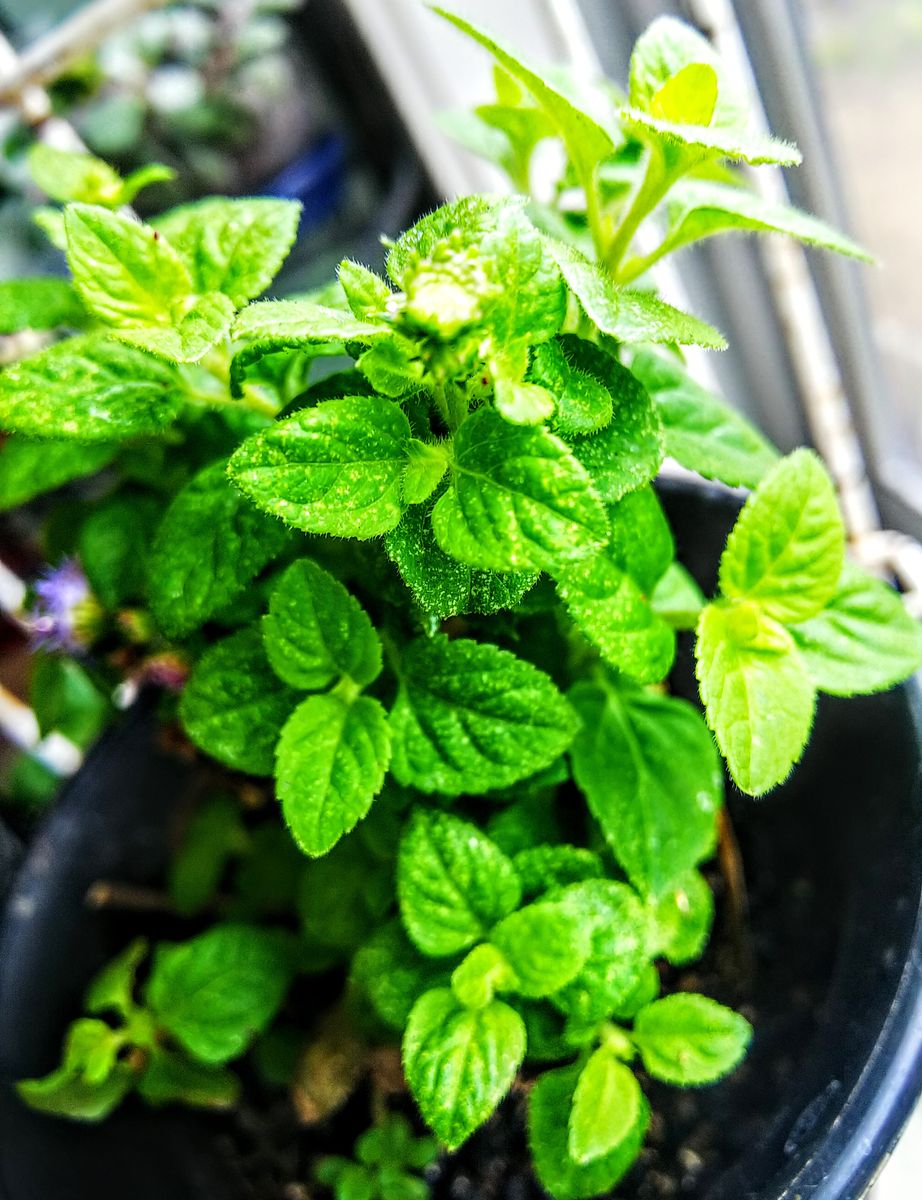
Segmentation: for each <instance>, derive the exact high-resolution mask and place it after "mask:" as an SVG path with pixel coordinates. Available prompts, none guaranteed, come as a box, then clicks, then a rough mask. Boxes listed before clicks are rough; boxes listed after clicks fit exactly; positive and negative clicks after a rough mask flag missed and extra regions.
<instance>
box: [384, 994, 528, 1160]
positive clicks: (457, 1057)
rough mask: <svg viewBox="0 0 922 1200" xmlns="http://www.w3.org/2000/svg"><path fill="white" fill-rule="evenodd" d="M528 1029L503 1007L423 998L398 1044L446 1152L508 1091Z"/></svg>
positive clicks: (411, 1084)
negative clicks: (467, 1006) (400, 1043)
mask: <svg viewBox="0 0 922 1200" xmlns="http://www.w3.org/2000/svg"><path fill="white" fill-rule="evenodd" d="M524 1057H525V1026H524V1024H523V1023H522V1018H521V1017H520V1016H519V1014H518V1013H517V1012H515V1010H514V1009H511V1008H510V1007H509V1006H508V1004H503V1002H502V1001H501V1000H494V1001H493V1002H492V1003H490V1004H488V1005H486V1007H484V1008H466V1007H465V1006H464V1005H462V1004H461V1003H460V1002H459V1001H458V1000H457V999H456V998H455V995H454V993H453V992H452V991H451V990H450V989H449V988H435V989H433V990H432V991H431V992H426V993H425V995H423V996H421V997H420V998H419V1000H417V1002H416V1004H415V1005H414V1006H413V1011H412V1012H411V1013H410V1019H409V1021H408V1022H407V1028H406V1032H405V1033H404V1036H403V1066H404V1071H405V1073H406V1077H407V1083H408V1084H409V1087H410V1091H411V1093H412V1095H413V1098H414V1100H415V1101H416V1103H417V1104H418V1105H419V1109H420V1112H421V1113H422V1115H423V1119H424V1120H425V1122H426V1124H427V1125H429V1126H430V1128H431V1129H432V1130H433V1131H434V1132H435V1134H436V1136H437V1137H438V1139H439V1141H441V1142H443V1143H444V1144H445V1146H446V1147H447V1148H448V1149H449V1150H457V1148H458V1147H459V1146H460V1145H461V1144H462V1142H465V1141H466V1140H467V1139H468V1138H469V1137H470V1135H471V1134H472V1133H473V1132H474V1130H475V1129H477V1128H478V1126H480V1125H482V1124H483V1123H484V1121H486V1120H487V1118H488V1117H489V1116H490V1115H491V1113H492V1112H493V1110H494V1109H495V1108H496V1106H497V1105H498V1104H499V1102H500V1100H502V1098H503V1097H504V1096H505V1095H506V1093H507V1092H508V1091H509V1089H510V1088H511V1087H512V1083H513V1080H514V1079H515V1075H516V1072H517V1071H518V1069H519V1067H520V1065H521V1063H522V1059H523V1058H524Z"/></svg>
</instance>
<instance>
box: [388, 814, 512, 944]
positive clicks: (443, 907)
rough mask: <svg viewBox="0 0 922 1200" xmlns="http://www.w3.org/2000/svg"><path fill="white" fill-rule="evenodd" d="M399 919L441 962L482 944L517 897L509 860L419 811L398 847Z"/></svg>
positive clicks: (478, 837)
mask: <svg viewBox="0 0 922 1200" xmlns="http://www.w3.org/2000/svg"><path fill="white" fill-rule="evenodd" d="M397 894H398V897H399V899H400V916H401V918H402V920H403V923H404V925H405V927H406V930H407V933H408V934H409V935H410V938H411V939H412V941H413V942H414V944H415V945H416V946H418V947H419V949H420V950H422V951H423V953H424V954H429V955H432V956H433V957H444V956H447V955H450V954H456V953H458V951H460V950H466V949H467V948H468V947H469V946H473V945H474V944H475V943H477V942H479V941H482V940H483V939H484V938H485V937H486V936H487V934H488V933H489V931H490V929H491V928H492V927H493V925H495V924H496V922H497V921H499V920H502V918H503V917H505V916H507V915H508V914H509V913H511V912H512V911H513V910H514V909H515V908H516V907H517V905H518V903H519V900H520V898H521V886H520V884H519V880H518V876H517V875H516V873H515V869H514V867H513V866H512V863H511V862H510V861H509V859H508V858H507V857H506V856H505V854H503V853H502V851H501V850H500V849H499V848H498V847H497V846H495V845H494V844H493V842H491V841H490V839H489V838H487V837H485V836H484V835H483V834H482V833H481V832H480V831H479V830H478V829H477V827H476V826H475V825H472V824H470V822H468V821H462V820H461V818H460V817H455V816H451V815H450V814H449V813H440V812H431V811H428V810H425V809H419V810H417V812H416V813H415V814H414V815H413V818H412V820H411V821H410V824H409V826H408V827H407V830H406V832H405V833H404V835H403V838H402V839H401V842H400V852H399V855H398V859H397Z"/></svg>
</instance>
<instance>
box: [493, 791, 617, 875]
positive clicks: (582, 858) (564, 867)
mask: <svg viewBox="0 0 922 1200" xmlns="http://www.w3.org/2000/svg"><path fill="white" fill-rule="evenodd" d="M506 811H507V812H508V811H509V810H508V809H507V810H506ZM512 861H513V864H514V866H515V869H516V871H517V872H518V875H519V879H521V881H522V891H523V892H524V893H525V895H526V896H528V895H539V894H540V893H542V892H546V891H549V890H550V889H551V888H556V887H565V886H566V885H567V884H568V883H582V881H583V880H584V879H601V878H602V876H603V875H604V874H605V872H604V869H603V867H602V860H601V858H599V856H598V854H596V853H594V852H593V851H592V850H584V849H583V848H582V847H581V846H568V845H566V844H564V845H560V846H553V845H548V844H547V843H540V844H538V845H536V846H527V847H525V848H524V849H522V850H519V851H518V852H517V853H516V855H515V857H514V858H513V860H512Z"/></svg>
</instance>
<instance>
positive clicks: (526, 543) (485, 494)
mask: <svg viewBox="0 0 922 1200" xmlns="http://www.w3.org/2000/svg"><path fill="white" fill-rule="evenodd" d="M606 524H607V522H606V520H605V513H604V509H603V508H602V506H601V504H600V503H599V500H598V498H597V496H596V495H595V493H594V492H593V490H592V488H591V486H590V480H589V475H588V474H587V472H586V470H585V468H584V467H583V466H582V465H581V464H580V463H579V462H577V460H576V459H575V458H574V457H573V455H572V454H571V453H570V451H569V450H568V449H567V447H566V446H565V445H564V443H563V442H562V441H561V440H560V439H559V438H557V437H555V436H554V434H552V433H548V432H547V431H546V430H544V429H538V428H532V427H528V426H518V425H510V424H509V423H508V422H507V421H505V420H503V418H502V417H501V416H499V414H498V413H496V412H494V411H493V410H492V409H490V408H480V409H478V410H477V411H476V412H474V413H473V414H472V415H471V416H470V417H468V419H467V420H466V421H465V422H464V424H463V425H462V426H461V428H460V429H459V431H458V433H457V434H456V435H455V439H454V461H453V464H452V480H451V484H450V486H449V489H448V490H447V491H446V492H445V493H444V495H442V496H441V497H440V499H439V500H438V501H437V502H436V505H435V508H434V510H433V513H432V527H433V529H434V530H435V536H436V540H437V541H438V543H439V545H440V546H441V547H442V549H443V550H444V551H445V552H446V554H448V555H450V556H451V557H452V558H457V559H459V560H460V561H461V562H465V563H468V564H470V565H471V566H473V567H479V568H481V569H484V570H497V571H516V570H529V569H531V570H543V569H552V568H554V567H556V566H557V565H558V564H560V563H564V562H566V561H568V560H570V559H575V558H579V557H581V556H583V555H585V554H587V553H589V552H590V551H591V550H593V549H595V548H597V547H599V546H600V545H601V544H602V543H603V542H604V539H605V535H606Z"/></svg>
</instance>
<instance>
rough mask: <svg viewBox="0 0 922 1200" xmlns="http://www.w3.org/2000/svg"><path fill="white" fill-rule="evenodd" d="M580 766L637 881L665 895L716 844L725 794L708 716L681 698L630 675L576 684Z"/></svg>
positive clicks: (580, 779) (579, 776) (605, 828)
mask: <svg viewBox="0 0 922 1200" xmlns="http://www.w3.org/2000/svg"><path fill="white" fill-rule="evenodd" d="M570 700H571V702H572V704H573V706H574V708H575V709H576V711H577V712H578V713H579V715H580V717H581V718H582V722H583V727H582V729H581V731H580V732H579V733H578V734H577V736H576V738H575V740H574V742H573V746H572V749H571V756H572V759H573V774H574V777H575V779H576V782H577V783H578V784H579V786H580V788H581V789H582V791H583V792H584V793H585V795H586V799H587V801H588V803H589V808H590V811H591V812H592V814H593V816H594V817H595V818H596V820H597V821H598V822H599V824H600V825H601V827H602V832H603V833H604V834H605V837H606V839H607V841H608V843H609V845H610V846H611V848H612V851H613V853H614V855H615V857H616V858H617V860H618V862H619V863H620V865H621V866H622V868H623V869H624V871H625V873H626V875H627V877H628V878H629V879H630V881H631V883H633V885H634V886H635V887H636V888H637V890H638V891H639V892H640V893H641V894H642V895H645V896H662V895H663V894H664V893H667V892H669V891H670V890H671V889H672V888H674V887H675V886H676V884H677V883H678V881H679V879H681V878H682V877H683V876H685V875H686V874H687V872H688V871H689V870H690V869H691V868H692V867H694V866H696V865H697V864H698V863H699V862H701V861H702V860H703V859H705V858H707V857H708V856H709V855H710V854H711V853H712V852H713V849H714V845H715V841H716V833H717V812H718V810H719V808H720V805H721V801H722V799H723V778H722V773H721V769H720V760H719V758H718V756H717V753H716V751H715V749H714V743H713V741H712V739H711V736H710V734H709V733H708V730H707V726H706V725H705V723H704V721H703V720H702V719H701V716H700V715H699V714H698V713H697V712H696V711H695V709H694V708H693V707H692V706H691V705H690V704H688V703H686V702H685V701H684V700H678V699H676V698H674V697H672V696H665V695H662V694H660V693H657V692H650V691H646V690H643V689H641V688H636V687H632V686H631V685H630V684H628V683H627V682H626V681H624V682H619V683H618V684H615V683H614V682H611V683H607V684H606V685H604V686H602V685H598V684H594V683H589V682H588V681H584V682H581V683H578V684H576V686H575V687H574V688H572V689H571V691H570Z"/></svg>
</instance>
